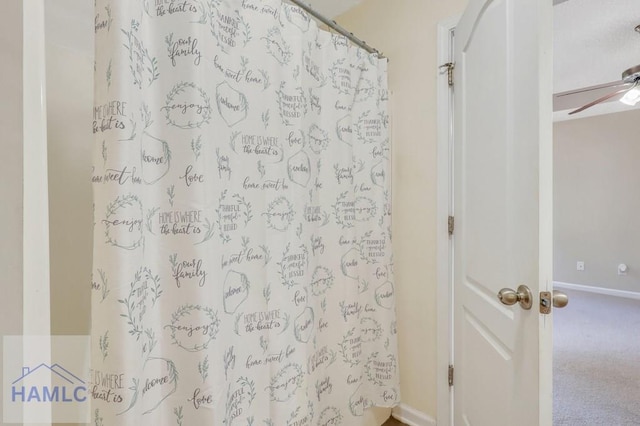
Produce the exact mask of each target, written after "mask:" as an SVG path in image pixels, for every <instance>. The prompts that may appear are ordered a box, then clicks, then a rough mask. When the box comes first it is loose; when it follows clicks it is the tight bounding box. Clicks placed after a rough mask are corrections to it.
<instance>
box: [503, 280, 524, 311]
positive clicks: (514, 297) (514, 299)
mask: <svg viewBox="0 0 640 426" xmlns="http://www.w3.org/2000/svg"><path fill="white" fill-rule="evenodd" d="M498 299H500V302H502V303H503V304H504V305H508V306H511V305H515V304H516V303H520V307H521V308H522V309H524V310H527V311H528V310H529V309H531V306H532V305H533V295H532V294H531V290H529V287H527V286H526V285H521V286H519V287H518V290H517V291H515V290H512V289H510V288H503V289H502V290H500V291H499V292H498Z"/></svg>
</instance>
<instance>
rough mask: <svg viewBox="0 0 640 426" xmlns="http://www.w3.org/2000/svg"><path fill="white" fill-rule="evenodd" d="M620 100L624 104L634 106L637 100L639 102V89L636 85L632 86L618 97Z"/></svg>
mask: <svg viewBox="0 0 640 426" xmlns="http://www.w3.org/2000/svg"><path fill="white" fill-rule="evenodd" d="M620 102H622V103H623V104H626V105H630V106H634V105H635V104H637V103H638V102H640V89H639V88H638V87H633V88H632V89H631V90H629V91H628V92H627V93H625V94H624V96H623V97H622V98H620Z"/></svg>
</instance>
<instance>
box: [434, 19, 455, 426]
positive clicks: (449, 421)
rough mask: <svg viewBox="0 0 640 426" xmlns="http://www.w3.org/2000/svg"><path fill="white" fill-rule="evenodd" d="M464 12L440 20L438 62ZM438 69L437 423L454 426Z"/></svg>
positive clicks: (447, 166)
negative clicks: (450, 380) (450, 383)
mask: <svg viewBox="0 0 640 426" xmlns="http://www.w3.org/2000/svg"><path fill="white" fill-rule="evenodd" d="M459 20H460V15H457V16H453V17H450V18H447V19H445V20H442V21H440V22H438V29H437V31H438V36H437V37H438V38H437V46H438V47H437V64H438V66H441V65H443V64H446V63H449V62H453V61H454V57H453V47H454V44H453V43H454V31H455V28H456V26H457V25H458V21H459ZM443 70H444V69H443V68H439V69H438V81H437V113H438V117H437V134H438V139H437V182H438V183H437V203H436V205H437V214H436V224H437V229H436V239H437V241H436V243H437V253H436V255H437V261H436V265H437V271H436V281H437V296H436V297H437V362H436V364H437V372H436V376H437V379H436V391H437V410H438V411H437V416H436V418H437V423H438V425H439V426H453V418H454V417H453V389H452V388H451V387H450V386H449V376H448V370H449V366H450V365H452V364H453V309H452V306H453V305H452V304H453V236H452V237H450V236H449V232H448V231H449V216H453V212H454V209H453V207H454V206H453V171H454V170H453V141H454V139H453V136H454V133H453V129H454V127H453V124H454V123H453V117H454V115H453V88H452V87H450V86H449V83H448V76H447V72H441V71H443Z"/></svg>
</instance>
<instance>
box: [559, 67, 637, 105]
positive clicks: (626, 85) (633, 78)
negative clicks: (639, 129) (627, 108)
mask: <svg viewBox="0 0 640 426" xmlns="http://www.w3.org/2000/svg"><path fill="white" fill-rule="evenodd" d="M607 87H616V88H617V89H616V90H614V91H613V92H611V93H608V94H606V95H604V96H602V97H600V98H598V99H596V100H594V101H591V102H589V103H588V104H586V105H583V106H581V107H580V108H578V109H576V110H573V111H571V112H570V113H569V115H572V114H577V113H579V112H582V111H584V110H585V109H587V108H591V107H592V106H594V105H597V104H599V103H601V102H604V101H606V100H609V99H611V98H613V97H614V96H620V95H622V97H621V98H620V102H622V103H625V104H627V105H635V104H636V103H638V102H640V65H636V66H634V67H631V68H629V69H627V70H625V71H624V72H623V73H622V79H621V80H618V81H614V82H612V83H607V84H603V85H600V86H595V87H588V88H585V89H579V90H572V91H569V92H564V93H559V94H557V95H556V96H557V97H562V96H569V95H575V94H578V93H584V92H589V91H592V90H601V89H604V88H607Z"/></svg>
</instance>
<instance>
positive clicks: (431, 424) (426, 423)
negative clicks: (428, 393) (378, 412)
mask: <svg viewBox="0 0 640 426" xmlns="http://www.w3.org/2000/svg"><path fill="white" fill-rule="evenodd" d="M391 415H392V416H393V418H394V419H396V420H400V421H401V422H403V423H406V424H407V425H409V426H436V421H435V419H433V418H431V417H429V416H428V415H426V414H425V413H423V412H421V411H418V410H416V409H415V408H412V407H410V406H408V405H406V404H400V405H398V406H397V407H395V408H394V409H393V411H392V412H391Z"/></svg>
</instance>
